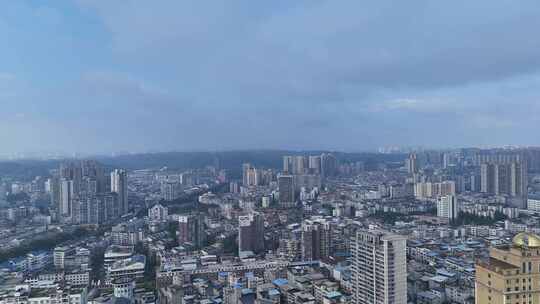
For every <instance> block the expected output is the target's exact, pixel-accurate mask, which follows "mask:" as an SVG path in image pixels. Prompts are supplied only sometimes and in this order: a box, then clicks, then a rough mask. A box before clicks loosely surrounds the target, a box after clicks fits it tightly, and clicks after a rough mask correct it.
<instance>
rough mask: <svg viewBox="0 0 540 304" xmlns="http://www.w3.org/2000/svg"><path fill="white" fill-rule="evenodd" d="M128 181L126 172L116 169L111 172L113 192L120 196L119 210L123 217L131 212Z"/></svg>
mask: <svg viewBox="0 0 540 304" xmlns="http://www.w3.org/2000/svg"><path fill="white" fill-rule="evenodd" d="M127 179H128V176H127V172H126V171H125V170H122V169H115V170H114V171H112V172H111V192H113V193H116V194H117V195H118V204H119V208H118V210H120V214H122V215H123V214H126V213H128V211H129V204H128V186H127Z"/></svg>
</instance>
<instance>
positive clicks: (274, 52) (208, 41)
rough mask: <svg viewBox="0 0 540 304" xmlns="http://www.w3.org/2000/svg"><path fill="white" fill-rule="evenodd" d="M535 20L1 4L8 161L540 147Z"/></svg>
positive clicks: (529, 16)
mask: <svg viewBox="0 0 540 304" xmlns="http://www.w3.org/2000/svg"><path fill="white" fill-rule="evenodd" d="M486 10H488V11H489V14H488V15H486V14H485V11H486ZM538 13H540V6H539V5H538V4H537V3H536V2H534V1H522V2H520V5H519V6H516V5H514V4H513V3H510V2H489V1H477V2H475V3H470V2H466V1H462V2H458V3H451V4H450V3H436V4H433V3H431V4H426V3H413V4H411V3H400V4H396V3H393V2H387V1H382V2H377V3H376V4H366V3H358V2H356V1H343V2H340V3H337V2H333V1H317V2H311V1H298V2H294V3H291V2H289V1H273V2H272V3H265V4H261V3H252V2H250V1H236V2H234V3H230V2H224V1H220V2H212V3H211V4H210V3H205V2H200V1H181V2H176V1H163V2H161V3H159V4H153V3H152V4H150V3H140V2H126V3H125V4H119V3H110V2H100V1H91V0H81V1H74V2H71V1H55V2H54V3H53V2H48V3H38V2H31V1H16V2H8V3H4V4H3V9H2V11H1V13H0V25H1V26H0V38H2V39H3V40H4V41H6V45H7V46H8V47H6V48H3V49H2V50H1V51H0V66H2V68H1V69H0V90H1V91H2V92H1V93H0V103H1V104H2V106H3V107H2V109H3V111H2V113H1V114H0V121H1V122H0V139H1V140H2V142H4V143H6V144H4V145H2V147H1V148H0V154H3V155H6V154H14V153H17V152H18V153H30V152H39V151H67V153H68V154H70V153H73V152H83V153H90V154H96V153H111V152H114V151H134V152H145V151H148V150H153V151H156V150H157V151H171V150H180V151H186V150H189V151H193V150H231V149H276V148H286V149H325V150H347V151H351V150H354V151H359V150H373V149H376V148H377V147H381V146H391V145H397V146H409V145H411V146H421V145H426V146H433V147H457V146H470V145H504V144H510V145H535V144H540V143H539V142H537V141H536V140H535V139H534V138H532V137H530V136H529V135H527V134H528V133H529V130H531V129H533V128H534V127H535V126H536V125H537V123H538V120H537V118H536V117H538V114H539V113H540V108H539V106H538V103H537V101H536V96H537V95H538V93H539V92H538V89H537V88H538V87H540V86H538V84H540V74H539V73H538V68H539V67H540V58H539V57H538V52H537V49H538V48H539V46H540V38H538V35H536V32H535V30H534V29H535V28H538V27H539V26H540V24H539V22H540V21H538V18H536V15H538ZM456 20H459V22H456ZM284 134H286V135H287V136H283V135H284ZM336 135H337V136H336ZM246 139H249V140H246ZM322 139H324V140H322Z"/></svg>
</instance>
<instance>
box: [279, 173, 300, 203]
mask: <svg viewBox="0 0 540 304" xmlns="http://www.w3.org/2000/svg"><path fill="white" fill-rule="evenodd" d="M278 188H279V205H280V207H282V208H291V207H293V206H294V205H295V204H296V191H295V186H294V176H292V175H280V176H278Z"/></svg>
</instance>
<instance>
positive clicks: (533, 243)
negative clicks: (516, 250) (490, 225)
mask: <svg viewBox="0 0 540 304" xmlns="http://www.w3.org/2000/svg"><path fill="white" fill-rule="evenodd" d="M512 243H514V245H515V246H519V247H524V246H527V247H529V248H530V247H540V236H538V235H536V234H534V233H530V232H520V233H518V234H516V236H514V238H513V239H512Z"/></svg>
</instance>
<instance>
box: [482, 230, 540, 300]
mask: <svg viewBox="0 0 540 304" xmlns="http://www.w3.org/2000/svg"><path fill="white" fill-rule="evenodd" d="M538 285H540V237H539V236H538V235H535V234H531V233H526V232H522V233H519V234H518V235H516V236H515V237H514V238H513V240H512V244H511V245H507V246H502V247H501V246H499V247H491V248H490V250H489V259H488V260H487V261H479V262H477V264H476V281H475V297H476V299H475V303H476V304H507V303H509V304H510V303H511V304H514V303H516V304H522V303H525V304H529V303H531V304H536V303H540V292H539V291H538Z"/></svg>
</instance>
